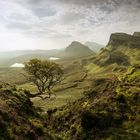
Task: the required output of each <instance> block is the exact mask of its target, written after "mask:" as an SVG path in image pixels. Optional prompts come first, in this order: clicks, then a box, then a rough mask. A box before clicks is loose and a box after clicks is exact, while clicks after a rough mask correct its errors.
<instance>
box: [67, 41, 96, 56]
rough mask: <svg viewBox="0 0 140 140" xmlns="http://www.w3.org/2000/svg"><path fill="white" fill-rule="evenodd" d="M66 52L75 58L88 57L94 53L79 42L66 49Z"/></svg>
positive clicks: (74, 42)
mask: <svg viewBox="0 0 140 140" xmlns="http://www.w3.org/2000/svg"><path fill="white" fill-rule="evenodd" d="M65 52H66V53H67V54H71V55H74V56H86V55H90V54H93V53H94V52H93V51H92V50H91V49H89V48H88V47H87V46H85V45H84V44H82V43H80V42H78V41H73V42H72V43H71V44H70V45H69V46H68V47H66V49H65Z"/></svg>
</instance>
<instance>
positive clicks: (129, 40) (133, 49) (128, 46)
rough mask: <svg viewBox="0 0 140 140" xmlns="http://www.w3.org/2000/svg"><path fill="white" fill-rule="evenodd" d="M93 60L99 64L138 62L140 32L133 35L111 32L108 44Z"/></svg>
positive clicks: (126, 64)
mask: <svg viewBox="0 0 140 140" xmlns="http://www.w3.org/2000/svg"><path fill="white" fill-rule="evenodd" d="M91 60H92V62H93V63H95V64H97V65H98V66H108V65H111V64H117V65H119V66H120V65H123V66H129V65H131V64H138V63H139V62H140V36H139V32H135V33H134V34H133V35H129V34H126V33H113V34H111V36H110V39H109V42H108V44H107V46H106V47H105V48H103V49H101V50H100V52H99V53H98V54H97V55H96V56H95V57H93V58H92V59H91Z"/></svg>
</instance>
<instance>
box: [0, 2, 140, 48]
mask: <svg viewBox="0 0 140 140" xmlns="http://www.w3.org/2000/svg"><path fill="white" fill-rule="evenodd" d="M135 31H140V0H0V51H5V50H26V49H60V48H64V47H66V46H68V45H69V44H70V43H71V42H72V41H75V40H76V41H80V42H82V43H84V42H86V41H91V42H97V43H100V44H104V45H106V44H107V42H108V40H109V37H110V34H111V33H114V32H125V33H129V34H133V32H135Z"/></svg>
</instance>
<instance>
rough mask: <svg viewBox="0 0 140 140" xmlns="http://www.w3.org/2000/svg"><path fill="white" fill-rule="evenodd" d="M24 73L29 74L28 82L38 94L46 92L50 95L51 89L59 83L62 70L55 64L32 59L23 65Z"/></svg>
mask: <svg viewBox="0 0 140 140" xmlns="http://www.w3.org/2000/svg"><path fill="white" fill-rule="evenodd" d="M24 69H25V71H27V73H28V74H29V77H28V78H29V80H30V81H32V82H33V83H34V84H35V85H36V86H37V88H38V90H39V94H42V93H44V92H45V91H46V90H48V91H49V95H50V93H51V91H50V90H51V88H52V87H53V86H55V85H56V84H57V83H58V82H60V80H61V77H62V74H63V72H62V70H61V68H60V67H59V65H58V64H56V63H55V62H51V61H47V60H38V59H32V60H30V61H29V62H27V63H25V68H24Z"/></svg>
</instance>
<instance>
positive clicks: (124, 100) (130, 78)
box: [49, 67, 140, 140]
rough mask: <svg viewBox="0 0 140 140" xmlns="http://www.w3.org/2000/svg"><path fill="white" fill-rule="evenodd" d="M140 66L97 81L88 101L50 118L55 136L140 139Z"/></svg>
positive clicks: (86, 97)
mask: <svg viewBox="0 0 140 140" xmlns="http://www.w3.org/2000/svg"><path fill="white" fill-rule="evenodd" d="M139 75H140V67H139V68H130V69H129V70H128V72H127V74H125V75H123V76H120V77H121V78H120V77H119V79H121V80H118V78H117V77H116V76H114V77H110V78H99V79H96V80H94V81H93V89H91V90H90V91H89V92H87V93H86V94H85V95H86V96H85V97H84V98H82V99H79V100H78V101H76V102H74V103H72V104H69V105H67V106H64V107H62V108H61V109H58V110H57V111H55V112H54V113H52V114H49V115H51V116H50V118H51V119H49V121H50V126H49V129H51V130H52V131H53V132H54V133H57V134H58V135H61V137H62V138H63V139H74V140H77V139H79V140H84V139H88V140H93V139H97V140H98V139H99V140H100V139H106V140H115V139H116V140H121V139H122V140H139V138H140V116H139V112H140V109H139V108H140V96H139V91H140V89H139V86H140V85H139V83H138V82H140V78H139Z"/></svg>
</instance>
